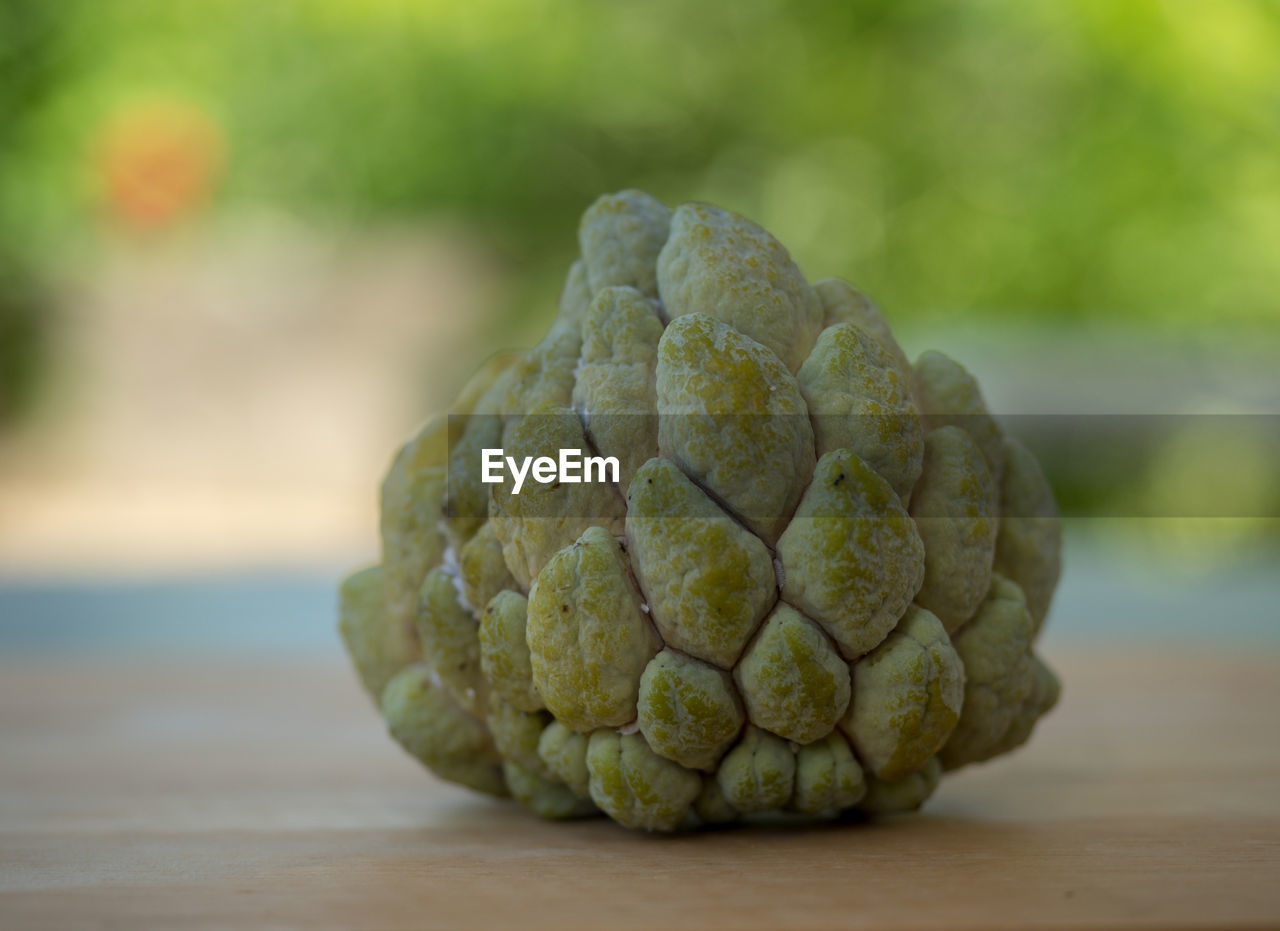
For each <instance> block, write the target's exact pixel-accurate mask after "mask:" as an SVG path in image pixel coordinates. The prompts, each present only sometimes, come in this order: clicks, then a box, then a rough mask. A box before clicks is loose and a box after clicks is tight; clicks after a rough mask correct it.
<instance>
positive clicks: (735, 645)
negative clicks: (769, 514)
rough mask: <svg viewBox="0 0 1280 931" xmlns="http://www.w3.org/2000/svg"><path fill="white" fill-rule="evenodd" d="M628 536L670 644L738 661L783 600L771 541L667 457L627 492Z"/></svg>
mask: <svg viewBox="0 0 1280 931" xmlns="http://www.w3.org/2000/svg"><path fill="white" fill-rule="evenodd" d="M627 540H628V542H629V544H630V549H631V557H632V560H633V561H634V564H635V567H636V574H637V576H638V577H639V581H640V585H641V587H642V588H643V590H644V592H645V596H646V598H647V599H648V604H649V608H650V611H651V616H652V618H653V621H654V624H655V625H656V626H657V628H658V630H659V632H660V633H661V634H662V636H663V638H664V639H665V640H666V642H667V643H669V644H670V645H671V646H673V647H676V648H677V649H680V650H683V651H684V652H686V653H689V654H691V655H693V656H696V657H698V658H699V659H704V660H706V661H707V662H710V663H714V664H715V665H717V666H721V667H723V668H726V669H727V668H729V667H730V666H732V665H733V664H734V663H735V662H736V661H737V659H738V655H739V654H740V653H741V652H742V648H743V646H745V645H746V642H747V638H749V637H750V636H751V633H752V631H754V630H755V629H756V627H757V626H758V625H759V623H760V621H761V619H763V618H764V616H765V614H766V613H767V612H768V611H769V609H770V608H771V607H772V606H773V603H774V601H775V600H776V599H777V588H776V583H775V580H774V573H773V562H772V558H771V557H770V555H769V550H768V549H767V548H766V547H765V545H764V544H763V543H761V542H760V540H759V539H758V538H757V537H756V536H754V535H753V534H751V533H750V532H748V531H747V530H746V529H744V528H743V527H741V526H740V525H739V524H738V523H736V522H735V521H734V520H733V519H732V518H730V517H728V516H727V515H726V514H725V513H724V512H723V511H722V510H721V509H720V508H719V507H718V506H717V505H716V503H715V502H714V501H712V500H711V499H710V498H708V497H707V496H706V495H705V494H704V493H703V492H702V491H701V490H700V489H699V488H698V487H697V486H696V485H694V484H693V483H692V482H691V481H689V479H688V478H686V477H685V475H684V474H683V473H682V472H681V471H680V470H679V469H678V468H677V467H676V466H675V464H674V463H672V462H671V461H670V460H667V459H660V458H658V459H651V460H649V461H648V462H647V463H645V464H644V466H643V467H641V469H640V471H639V472H637V473H636V477H635V479H634V480H633V481H632V483H631V487H630V489H629V490H628V492H627Z"/></svg>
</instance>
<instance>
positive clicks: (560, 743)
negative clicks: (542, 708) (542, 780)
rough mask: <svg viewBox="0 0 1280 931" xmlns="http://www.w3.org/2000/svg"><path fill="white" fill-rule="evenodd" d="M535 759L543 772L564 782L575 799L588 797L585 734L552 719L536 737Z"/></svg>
mask: <svg viewBox="0 0 1280 931" xmlns="http://www.w3.org/2000/svg"><path fill="white" fill-rule="evenodd" d="M538 758H539V759H540V760H542V763H543V765H544V766H545V767H546V769H547V772H549V773H551V775H552V776H554V777H555V778H556V779H558V780H559V781H561V782H563V783H565V784H566V785H567V786H568V787H569V788H570V789H571V790H572V791H573V793H574V794H575V795H577V796H578V797H579V798H590V797H591V786H590V780H591V774H590V772H588V771H587V737H586V735H585V734H579V733H577V732H576V731H571V730H569V728H567V727H565V726H564V725H563V724H561V723H560V722H559V721H552V722H551V723H550V724H548V725H547V726H546V729H545V730H543V732H542V736H541V737H539V738H538Z"/></svg>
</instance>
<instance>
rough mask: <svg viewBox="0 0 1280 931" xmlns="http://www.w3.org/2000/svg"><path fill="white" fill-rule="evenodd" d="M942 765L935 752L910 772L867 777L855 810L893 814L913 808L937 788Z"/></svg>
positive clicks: (913, 809) (923, 801)
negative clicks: (893, 777) (892, 777)
mask: <svg viewBox="0 0 1280 931" xmlns="http://www.w3.org/2000/svg"><path fill="white" fill-rule="evenodd" d="M941 778H942V767H941V766H940V765H939V763H938V758H937V757H936V756H935V757H933V758H932V759H930V760H929V761H928V762H927V763H925V764H924V766H922V767H920V769H918V770H916V771H915V772H914V773H912V774H911V775H909V776H904V777H903V778H901V779H897V780H893V781H887V780H884V779H876V778H875V777H870V778H868V779H867V792H866V794H865V795H864V796H862V801H860V802H859V803H858V810H859V811H864V812H866V813H867V814H869V815H894V814H899V813H901V812H905V811H915V810H916V809H918V808H919V807H920V806H921V805H923V804H924V803H925V801H926V800H927V799H928V798H929V796H931V795H932V794H933V792H934V790H935V789H937V788H938V781H939V780H940V779H941Z"/></svg>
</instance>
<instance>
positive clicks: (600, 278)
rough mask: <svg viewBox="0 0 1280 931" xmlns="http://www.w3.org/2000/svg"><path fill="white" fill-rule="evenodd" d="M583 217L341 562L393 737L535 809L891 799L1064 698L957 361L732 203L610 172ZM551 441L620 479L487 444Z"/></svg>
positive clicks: (1036, 521) (694, 820)
mask: <svg viewBox="0 0 1280 931" xmlns="http://www.w3.org/2000/svg"><path fill="white" fill-rule="evenodd" d="M579 240H580V244H581V253H582V254H581V258H580V259H579V260H578V261H576V262H575V263H574V264H573V265H572V266H571V268H570V269H569V274H568V280H567V282H566V285H565V288H564V292H563V295H562V298H561V305H560V313H559V316H558V318H557V319H556V322H555V323H554V325H553V326H552V327H551V330H550V332H549V333H548V334H547V336H546V338H545V339H543V340H542V342H541V343H539V344H538V345H537V346H536V347H534V348H533V349H532V350H530V351H528V352H524V353H515V354H508V355H502V356H498V357H495V358H494V359H492V360H491V361H490V362H489V363H488V364H486V365H485V366H483V367H482V368H481V370H480V371H479V372H478V373H477V374H476V375H475V377H474V378H473V379H472V380H471V381H470V383H469V384H467V385H466V387H465V388H464V389H463V390H462V392H461V394H460V395H459V397H458V399H457V401H456V402H455V404H454V406H453V410H452V414H453V416H449V417H439V418H437V419H436V420H433V421H431V422H430V423H428V424H427V426H425V427H424V428H423V429H422V430H421V431H420V432H419V433H418V434H417V435H416V436H414V437H413V438H412V439H410V440H409V441H408V442H407V443H406V444H405V445H404V446H403V447H402V448H401V449H400V450H399V452H398V453H397V454H396V456H395V459H394V461H393V462H392V464H391V468H390V470H389V472H388V473H387V476H386V478H385V480H384V481H383V484H382V490H381V536H382V560H381V563H380V564H379V565H377V566H374V567H372V568H368V569H364V570H362V571H359V572H356V573H355V574H354V575H352V576H351V577H349V578H348V579H347V580H346V581H345V582H343V584H342V587H341V594H340V602H341V622H340V628H341V632H342V635H343V637H344V639H345V641H346V645H347V648H348V650H349V652H350V654H351V657H352V659H353V660H354V662H355V665H356V668H357V670H358V672H359V675H360V677H361V679H362V681H363V684H364V686H365V687H366V688H367V690H368V691H369V693H370V694H371V695H372V696H373V697H374V698H375V700H377V701H378V702H379V703H380V705H381V710H382V714H383V715H384V717H385V718H386V722H387V725H388V727H389V729H390V732H391V734H392V736H393V737H394V738H395V739H396V740H397V741H399V742H400V743H401V744H402V745H403V746H404V748H405V749H406V750H407V751H408V752H409V753H411V754H412V755H413V756H415V757H416V758H418V759H419V760H421V761H422V762H423V763H424V764H426V766H427V767H429V768H430V769H431V770H432V771H433V772H434V773H435V774H436V775H438V776H439V777H441V778H443V779H447V780H450V781H452V782H456V783H460V784H462V785H465V786H469V787H471V788H473V789H476V790H478V791H480V792H486V793H489V794H492V795H511V796H514V797H515V798H516V799H517V800H519V801H520V802H521V803H523V804H524V805H526V806H527V807H528V808H530V809H532V810H533V811H534V812H536V813H537V814H539V815H542V816H544V817H548V818H571V817H578V816H585V815H593V814H599V813H603V814H605V815H608V816H609V817H611V818H613V819H614V820H615V821H617V822H619V823H621V824H623V825H626V826H628V827H633V828H641V829H645V830H657V831H669V830H674V829H678V828H685V827H692V826H696V825H699V824H708V823H723V822H730V821H737V820H740V819H748V818H756V817H759V816H762V815H770V816H773V817H777V816H778V814H779V813H783V814H785V813H790V814H791V815H793V816H802V817H833V816H836V815H839V814H841V813H844V812H850V811H858V812H864V813H870V814H880V813H889V812H898V811H906V810H911V809H914V808H917V807H918V806H919V805H920V804H921V803H922V802H923V801H924V800H925V799H926V798H927V797H928V796H929V795H930V794H931V793H932V792H933V790H934V789H935V787H936V786H937V784H938V780H939V777H940V775H941V773H943V772H944V771H947V770H953V769H956V768H958V767H961V766H964V765H966V764H969V763H975V762H979V761H983V760H987V759H989V758H991V757H993V756H996V755H998V754H1002V753H1005V752H1008V751H1009V750H1012V749H1014V748H1015V747H1017V746H1018V745H1020V744H1021V743H1023V742H1024V741H1025V740H1026V739H1027V737H1028V735H1029V734H1030V732H1031V729H1032V727H1033V726H1034V724H1035V722H1036V720H1037V719H1038V718H1039V717H1040V716H1041V715H1043V714H1044V713H1045V712H1046V711H1048V710H1049V709H1050V708H1051V707H1052V706H1053V704H1054V702H1055V701H1056V700H1057V697H1058V688H1059V687H1058V682H1057V680H1056V679H1055V678H1054V675H1053V673H1052V672H1050V670H1049V668H1048V667H1047V666H1045V664H1044V663H1043V662H1042V661H1041V660H1040V659H1039V658H1038V657H1037V656H1036V655H1035V654H1034V653H1033V650H1032V647H1033V644H1034V641H1035V638H1036V636H1037V634H1038V633H1039V631H1040V628H1041V625H1042V624H1043V623H1044V619H1045V614H1046V613H1047V612H1048V609H1049V603H1050V600H1051V597H1052V595H1053V590H1054V587H1055V586H1056V584H1057V580H1058V574H1059V547H1060V529H1059V525H1058V521H1057V517H1056V512H1055V508H1054V503H1053V495H1052V493H1051V491H1050V489H1049V486H1048V484H1047V482H1046V480H1045V477H1044V474H1043V473H1042V472H1041V470H1040V467H1039V465H1038V464H1037V462H1036V460H1035V458H1034V457H1033V456H1032V455H1031V453H1030V452H1028V450H1027V449H1026V448H1025V447H1024V446H1022V445H1021V444H1020V443H1019V442H1018V441H1017V440H1016V439H1014V438H1012V437H1010V436H1006V435H1005V434H1004V433H1003V431H1002V429H1001V426H1000V424H999V423H998V422H997V421H996V420H995V419H993V418H992V417H991V416H990V414H989V413H988V412H987V409H986V406H985V404H984V402H983V399H982V395H981V394H980V392H979V389H978V386H977V383H976V382H975V381H974V379H973V377H972V376H971V375H970V374H969V373H968V372H967V371H965V369H964V368H962V367H961V366H960V365H959V364H958V363H956V362H954V361H952V360H951V359H949V358H948V357H947V356H945V355H942V354H941V353H937V352H926V353H925V354H924V355H922V356H921V357H920V358H919V360H918V361H917V362H916V363H915V365H911V364H910V363H909V362H908V360H907V358H906V356H905V355H904V354H903V352H902V350H901V349H900V348H899V346H898V344H897V343H896V342H895V340H894V337H893V334H892V332H891V331H890V328H889V325H888V323H887V321H886V320H885V317H884V316H883V314H882V313H881V311H880V310H879V308H877V306H876V305H875V304H874V303H872V302H871V301H870V300H869V299H868V298H867V297H866V296H865V295H864V294H862V293H861V292H859V291H857V290H855V289H854V288H852V287H851V286H849V285H848V284H846V283H845V282H843V281H840V280H837V279H827V280H824V281H819V282H816V283H813V284H810V283H809V282H808V281H807V280H806V279H805V277H804V276H803V275H802V274H801V272H800V269H799V268H797V267H796V264H795V262H794V261H792V259H791V257H790V255H789V254H788V253H787V251H786V249H785V248H783V246H782V245H781V243H779V242H778V241H777V240H776V239H774V238H773V237H772V236H771V235H770V234H769V233H768V232H766V231H765V230H763V229H761V228H760V227H759V226H757V225H755V224H754V223H752V222H751V221H749V220H747V219H745V218H743V217H741V216H738V215H737V214H734V213H731V212H730V211H727V210H723V209H720V208H718V207H713V206H710V205H707V204H698V203H691V204H683V205H681V206H679V207H677V208H676V209H675V210H671V209H669V208H668V207H666V206H665V205H664V204H662V203H660V202H659V201H657V200H655V199H654V198H652V197H650V196H649V195H647V194H644V193H642V192H640V191H622V192H620V193H617V194H611V195H607V196H604V197H601V198H600V199H599V200H598V201H596V202H595V203H594V204H593V205H592V206H591V207H590V209H588V210H587V212H586V213H585V215H584V216H583V218H582V223H581V226H580V229H579ZM566 449H575V450H588V451H590V452H593V453H595V454H597V455H598V456H599V457H600V458H601V459H604V458H605V457H612V458H613V459H614V460H615V462H616V472H617V474H616V477H615V476H608V477H610V478H613V479H614V480H613V481H599V480H597V481H594V482H589V481H579V482H574V481H559V480H552V479H551V477H550V476H547V480H546V481H542V480H541V479H538V475H537V474H536V473H535V474H534V475H533V477H532V478H530V479H529V480H528V481H526V482H525V483H524V484H523V487H518V485H517V484H516V482H515V480H514V479H513V476H512V475H507V474H505V473H503V474H502V475H500V476H498V480H494V479H495V477H494V475H493V474H492V473H488V474H486V473H485V471H484V469H482V467H481V463H482V460H483V455H484V454H485V451H486V450H490V451H493V450H501V451H502V452H503V453H504V454H505V455H506V456H511V457H512V463H513V464H514V462H515V459H516V458H518V457H536V456H547V457H550V459H551V460H554V459H555V458H556V456H557V454H558V452H560V451H563V450H566ZM498 461H499V462H501V461H503V460H501V459H499V460H498ZM513 468H514V465H513ZM598 478H600V476H597V479H598ZM486 479H488V481H486ZM535 479H537V480H535ZM517 491H518V493H517Z"/></svg>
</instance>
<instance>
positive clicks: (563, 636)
mask: <svg viewBox="0 0 1280 931" xmlns="http://www.w3.org/2000/svg"><path fill="white" fill-rule="evenodd" d="M527 637H528V642H529V656H530V662H531V665H532V668H533V681H534V684H535V685H536V686H537V689H538V693H539V694H540V695H541V696H542V700H543V701H544V702H545V703H546V706H547V708H548V709H549V710H550V711H551V713H552V714H554V715H555V716H556V718H558V719H559V720H561V721H563V722H564V723H565V724H567V725H568V726H569V727H571V728H573V729H574V730H576V731H581V732H584V733H585V732H587V731H591V730H594V729H595V728H598V727H617V726H620V725H623V724H626V723H628V722H630V721H633V720H634V719H635V717H636V697H637V695H638V694H639V691H640V676H641V674H642V673H643V672H644V667H645V666H646V665H647V664H648V662H649V659H650V658H651V657H652V656H653V655H654V654H655V653H657V652H658V649H659V648H660V646H661V643H660V642H659V640H658V637H657V634H655V633H654V631H653V628H652V627H651V626H650V624H649V621H648V619H647V618H646V617H645V615H644V614H643V613H642V612H641V610H640V598H639V593H638V592H637V591H636V589H635V586H634V584H633V583H632V581H631V575H630V570H629V569H628V567H627V563H626V556H625V555H624V554H623V553H622V550H621V548H620V547H619V546H618V544H617V542H616V541H615V540H614V539H613V537H611V536H610V535H609V534H608V532H607V531H605V530H602V529H601V528H599V527H591V528H589V529H588V530H587V531H586V532H584V533H583V534H582V537H581V538H580V539H579V540H578V541H577V542H576V543H574V544H573V545H572V546H568V547H566V548H565V549H564V550H563V551H561V552H559V553H557V554H556V555H555V556H554V557H553V558H552V559H551V561H550V562H548V563H547V565H546V567H545V568H544V569H543V570H542V572H541V573H539V575H538V579H537V581H536V582H535V583H534V586H533V588H532V590H530V592H529V619H528V630H527Z"/></svg>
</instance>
